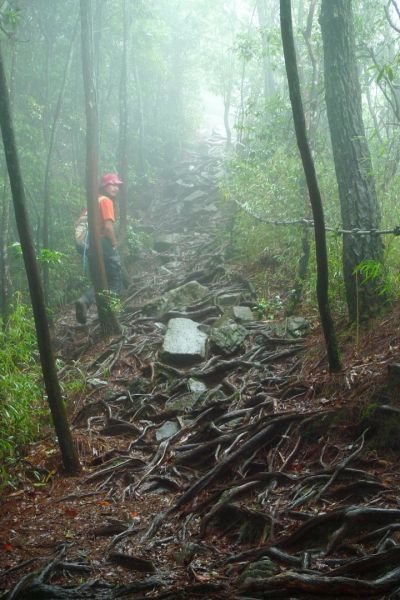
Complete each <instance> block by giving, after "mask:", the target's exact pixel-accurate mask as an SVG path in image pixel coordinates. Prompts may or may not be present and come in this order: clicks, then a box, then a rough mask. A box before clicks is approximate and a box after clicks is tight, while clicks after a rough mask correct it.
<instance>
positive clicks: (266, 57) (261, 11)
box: [257, 0, 275, 102]
mask: <svg viewBox="0 0 400 600" xmlns="http://www.w3.org/2000/svg"><path fill="white" fill-rule="evenodd" d="M257 15H258V23H259V25H260V37H261V46H262V49H263V70H264V100H265V102H268V100H269V99H270V98H271V96H273V94H274V93H275V80H274V73H273V71H272V68H271V59H270V52H269V42H268V35H267V9H266V0H257Z"/></svg>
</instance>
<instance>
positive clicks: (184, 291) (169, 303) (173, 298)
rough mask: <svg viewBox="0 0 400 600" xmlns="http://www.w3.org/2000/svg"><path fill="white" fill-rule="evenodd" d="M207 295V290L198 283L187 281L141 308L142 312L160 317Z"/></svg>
mask: <svg viewBox="0 0 400 600" xmlns="http://www.w3.org/2000/svg"><path fill="white" fill-rule="evenodd" d="M207 293H208V288H206V287H205V286H204V285H201V283H199V282H198V281H188V282H187V283H185V284H184V285H181V286H179V287H177V288H175V289H173V290H169V291H168V292H165V293H164V294H163V295H162V296H157V297H156V298H153V299H152V300H149V301H148V302H146V303H145V305H144V306H143V311H144V312H146V313H147V314H155V315H157V316H159V317H161V316H162V315H163V314H164V313H166V312H168V311H169V310H173V309H182V308H185V307H186V306H190V305H191V304H194V303H195V302H198V301H199V300H202V299H203V298H204V296H206V295H207Z"/></svg>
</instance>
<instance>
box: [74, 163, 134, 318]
mask: <svg viewBox="0 0 400 600" xmlns="http://www.w3.org/2000/svg"><path fill="white" fill-rule="evenodd" d="M120 185H122V181H121V180H120V178H119V177H118V175H117V173H106V174H105V175H103V177H102V178H101V183H100V189H99V208H100V236H101V247H102V250H103V260H104V267H105V271H106V276H107V284H108V289H109V290H110V291H111V292H114V294H116V295H117V296H119V295H120V293H121V291H122V276H121V259H120V256H119V253H118V248H117V238H116V236H115V229H114V223H115V211H114V201H115V198H116V196H117V194H118V191H119V186H120ZM86 251H87V244H86V246H85V253H86ZM94 301H95V293H94V289H93V288H91V289H90V290H88V291H87V292H85V293H84V294H83V295H82V296H81V297H80V298H79V300H77V301H76V303H75V311H76V320H77V321H78V323H81V324H82V325H83V324H85V323H86V319H87V312H88V309H89V307H90V305H91V304H93V302H94Z"/></svg>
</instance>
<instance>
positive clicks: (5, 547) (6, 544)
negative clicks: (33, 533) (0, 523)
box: [3, 542, 14, 552]
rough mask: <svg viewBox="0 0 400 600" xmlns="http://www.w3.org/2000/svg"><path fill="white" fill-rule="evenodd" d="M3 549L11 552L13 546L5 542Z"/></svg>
mask: <svg viewBox="0 0 400 600" xmlns="http://www.w3.org/2000/svg"><path fill="white" fill-rule="evenodd" d="M3 550H4V552H12V551H13V550H14V548H13V547H12V545H11V544H9V543H8V542H5V543H4V544H3Z"/></svg>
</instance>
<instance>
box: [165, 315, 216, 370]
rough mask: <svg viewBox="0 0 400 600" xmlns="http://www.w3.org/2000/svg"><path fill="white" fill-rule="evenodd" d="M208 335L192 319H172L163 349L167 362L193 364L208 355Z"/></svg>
mask: <svg viewBox="0 0 400 600" xmlns="http://www.w3.org/2000/svg"><path fill="white" fill-rule="evenodd" d="M206 342H207V335H206V334H205V333H203V332H202V331H200V329H199V325H198V323H195V322H194V321H192V320H191V319H182V318H177V319H171V320H170V321H169V322H168V327H167V332H166V334H165V337H164V342H163V346H162V350H161V356H162V359H163V360H165V361H166V362H173V363H178V364H182V365H185V364H191V363H194V362H197V361H199V360H203V359H204V358H205V356H206Z"/></svg>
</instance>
